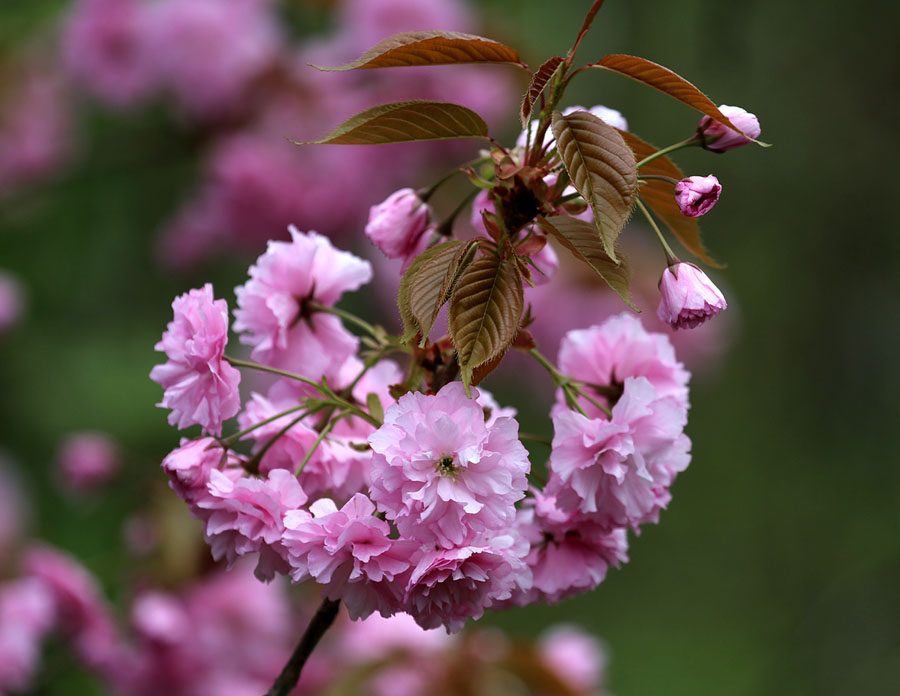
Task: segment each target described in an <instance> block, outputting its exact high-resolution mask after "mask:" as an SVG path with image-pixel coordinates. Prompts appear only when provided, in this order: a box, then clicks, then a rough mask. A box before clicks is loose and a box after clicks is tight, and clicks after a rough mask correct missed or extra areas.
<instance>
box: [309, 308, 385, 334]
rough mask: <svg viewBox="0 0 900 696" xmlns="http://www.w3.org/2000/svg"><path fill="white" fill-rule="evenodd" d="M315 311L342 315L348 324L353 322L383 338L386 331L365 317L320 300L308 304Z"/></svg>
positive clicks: (337, 315)
mask: <svg viewBox="0 0 900 696" xmlns="http://www.w3.org/2000/svg"><path fill="white" fill-rule="evenodd" d="M306 306H307V307H308V308H309V309H310V310H311V311H313V312H325V313H326V314H333V315H334V316H336V317H340V318H341V319H343V320H344V321H346V322H347V323H348V324H353V325H354V326H358V327H359V328H361V329H362V330H363V331H366V332H367V333H369V334H371V335H372V336H374V337H375V338H381V337H382V336H383V335H384V332H380V331H378V329H376V328H375V327H374V326H372V325H371V324H370V323H369V322H367V321H366V320H364V319H360V318H359V317H358V316H356V315H355V314H353V313H351V312H348V311H347V310H345V309H338V308H337V307H329V306H328V305H323V304H319V303H318V302H309V303H307V305H306Z"/></svg>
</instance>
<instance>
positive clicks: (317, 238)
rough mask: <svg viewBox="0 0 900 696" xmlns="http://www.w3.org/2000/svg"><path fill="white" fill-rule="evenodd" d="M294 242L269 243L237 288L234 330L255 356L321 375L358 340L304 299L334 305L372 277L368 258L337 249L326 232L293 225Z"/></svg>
mask: <svg viewBox="0 0 900 696" xmlns="http://www.w3.org/2000/svg"><path fill="white" fill-rule="evenodd" d="M290 232H291V241H290V242H269V246H268V248H267V249H266V252H265V253H264V254H263V255H262V256H260V257H259V259H258V260H257V262H256V264H255V265H253V266H251V267H250V280H249V281H247V283H245V284H244V285H242V286H241V287H239V288H237V289H236V290H235V292H236V294H237V300H238V308H237V309H236V310H235V312H234V316H235V323H234V328H235V330H236V331H244V332H246V333H245V334H244V335H243V336H241V341H242V342H243V343H246V344H248V345H251V346H253V353H252V354H253V358H254V359H255V360H259V361H261V362H265V363H268V364H273V365H277V366H278V367H281V368H283V369H292V368H293V369H294V370H295V371H297V372H300V373H301V374H304V375H306V376H309V377H312V378H313V379H319V378H320V377H321V376H322V375H323V374H326V375H327V374H328V373H329V372H331V373H332V374H334V373H335V372H336V371H337V370H338V369H339V368H340V366H341V365H342V364H343V363H344V361H345V360H346V359H347V358H349V357H350V356H351V355H352V354H353V353H355V352H356V346H357V341H356V339H355V337H353V335H352V334H350V333H349V332H348V331H347V330H346V329H344V328H343V325H342V324H341V323H340V321H339V320H338V319H337V317H334V316H332V315H330V314H325V313H323V312H314V313H309V312H308V311H307V310H306V309H305V303H306V302H310V301H312V302H317V303H320V304H323V305H328V306H331V305H334V303H335V302H337V301H338V300H339V299H340V297H341V295H342V294H343V293H344V292H347V291H348V290H356V289H357V288H359V287H360V286H362V285H363V284H365V283H367V282H369V280H371V278H372V266H371V264H370V263H369V262H368V261H363V260H362V259H360V258H358V257H356V256H354V255H353V254H350V253H348V252H345V251H338V250H337V249H335V248H334V247H333V246H332V245H331V242H330V241H329V240H328V238H327V237H323V236H322V235H319V234H317V233H315V232H305V233H304V232H300V231H298V230H297V229H295V228H293V227H292V228H291V229H290Z"/></svg>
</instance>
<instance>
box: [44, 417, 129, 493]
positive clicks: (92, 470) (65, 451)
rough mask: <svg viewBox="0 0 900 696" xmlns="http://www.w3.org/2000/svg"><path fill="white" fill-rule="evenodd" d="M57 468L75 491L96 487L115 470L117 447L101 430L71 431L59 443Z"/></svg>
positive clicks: (85, 490)
mask: <svg viewBox="0 0 900 696" xmlns="http://www.w3.org/2000/svg"><path fill="white" fill-rule="evenodd" d="M57 467H58V469H59V474H60V476H61V478H62V481H63V483H64V484H65V486H66V488H67V489H68V490H71V491H73V492H75V493H84V492H88V491H92V490H96V489H97V488H99V487H100V486H102V485H103V484H104V483H106V482H107V481H108V480H109V479H110V478H111V477H112V476H114V475H115V473H116V471H117V470H118V468H119V452H118V448H117V447H116V444H115V443H114V442H113V441H112V439H110V437H109V436H108V435H106V434H104V433H93V432H81V433H72V434H70V435H69V436H68V437H67V438H66V440H65V441H64V442H63V444H62V447H61V449H60V452H59V455H58V457H57Z"/></svg>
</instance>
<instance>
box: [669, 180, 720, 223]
mask: <svg viewBox="0 0 900 696" xmlns="http://www.w3.org/2000/svg"><path fill="white" fill-rule="evenodd" d="M721 193H722V185H721V184H720V183H719V180H718V179H717V178H716V177H714V176H713V175H712V174H710V175H709V176H689V177H687V178H686V179H682V180H681V181H679V182H678V183H677V184H675V200H676V201H677V202H678V207H679V208H680V209H681V214H682V215H684V216H685V217H691V218H694V217H700V216H701V215H706V214H707V213H708V212H709V211H710V210H712V207H713V206H714V205H715V204H716V201H717V200H719V195H720V194H721Z"/></svg>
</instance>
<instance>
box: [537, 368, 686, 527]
mask: <svg viewBox="0 0 900 696" xmlns="http://www.w3.org/2000/svg"><path fill="white" fill-rule="evenodd" d="M686 422H687V409H686V407H685V405H684V404H683V403H682V402H681V401H680V400H679V399H678V398H676V397H674V396H666V397H660V396H659V394H658V393H657V391H656V389H655V388H654V386H653V385H652V384H651V383H650V382H649V380H647V379H646V378H645V377H628V378H626V379H625V383H624V386H623V391H622V396H621V398H620V399H619V400H618V401H617V402H616V405H615V406H613V409H612V418H611V419H608V418H606V417H605V416H601V417H598V418H586V417H584V416H583V415H581V414H580V413H576V412H575V411H570V410H568V409H560V410H558V411H557V412H556V413H555V414H554V416H553V431H554V434H553V448H552V452H551V454H550V469H551V472H552V474H553V476H554V477H556V478H558V479H559V483H560V487H559V489H558V493H557V496H556V497H557V501H558V505H559V507H560V508H561V509H562V510H566V511H577V512H579V513H581V514H584V515H590V516H591V519H592V520H594V521H596V522H597V523H599V524H601V525H603V526H604V527H605V528H606V530H607V531H612V530H614V529H616V528H618V527H626V526H630V527H632V528H633V529H635V530H637V528H638V526H639V525H641V524H645V523H647V522H656V521H657V520H658V518H659V511H660V509H661V508H664V507H665V506H666V505H667V504H668V502H669V500H670V498H671V496H670V494H669V486H670V485H671V483H672V481H673V480H674V479H675V476H676V474H677V473H678V472H680V471H683V470H684V469H686V468H687V465H688V463H689V462H690V454H689V450H690V445H691V441H690V440H689V439H688V437H687V436H686V435H685V434H684V432H683V430H684V426H685V424H686Z"/></svg>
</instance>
